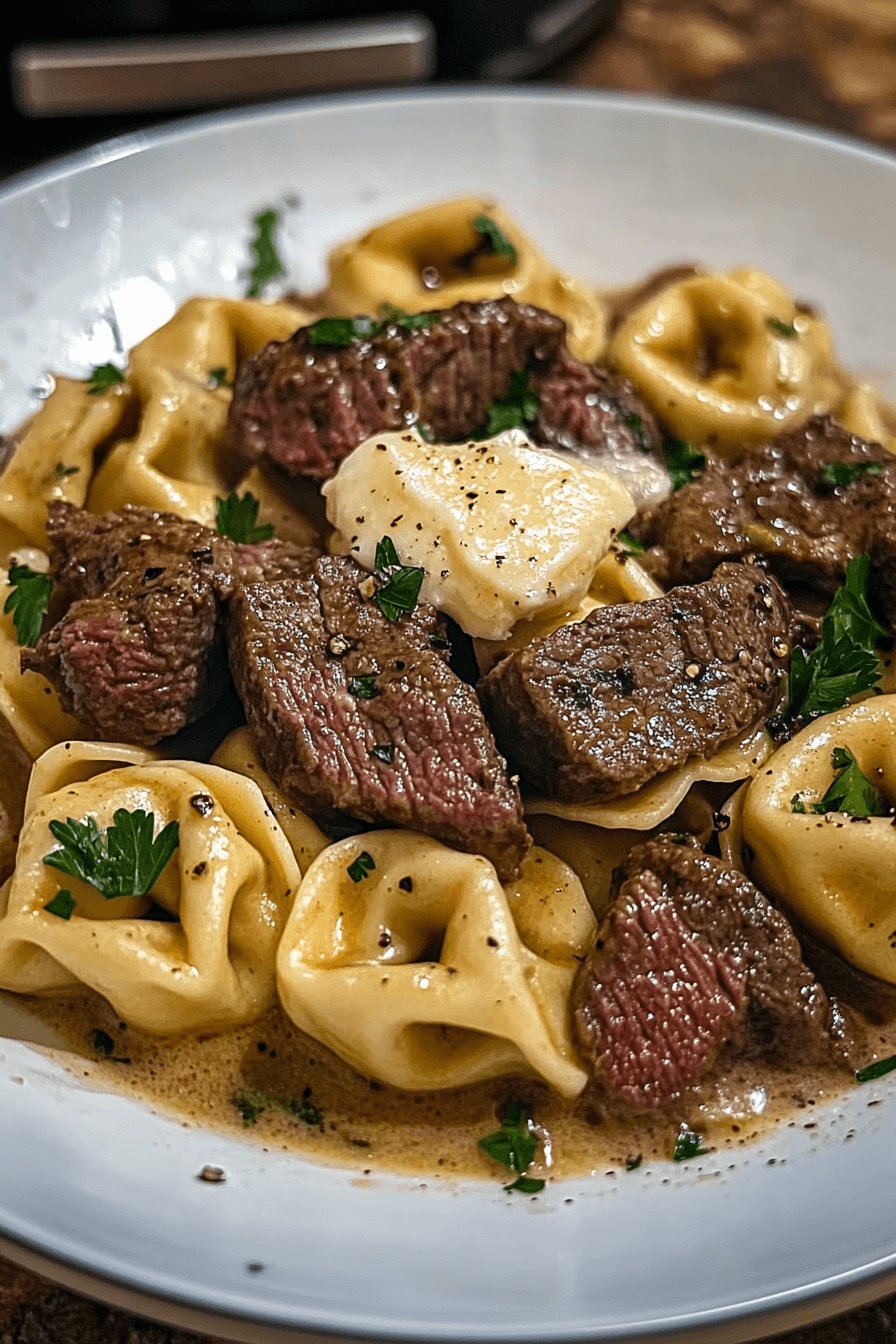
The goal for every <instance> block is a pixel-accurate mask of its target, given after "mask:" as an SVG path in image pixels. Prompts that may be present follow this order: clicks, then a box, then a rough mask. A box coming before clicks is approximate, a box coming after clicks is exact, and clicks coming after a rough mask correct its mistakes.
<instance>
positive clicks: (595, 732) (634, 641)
mask: <svg viewBox="0 0 896 1344" xmlns="http://www.w3.org/2000/svg"><path fill="white" fill-rule="evenodd" d="M788 622H789V607H788V603H787V599H786V598H785V597H784V594H783V593H782V592H781V590H780V588H779V587H778V585H777V583H776V582H775V581H774V579H771V578H769V577H768V576H767V575H766V574H764V573H763V572H762V570H759V569H757V568H755V567H753V566H750V565H721V566H719V568H718V569H717V570H716V572H715V574H714V575H713V577H712V578H711V579H709V580H707V582H706V583H701V584H697V585H695V586H694V587H690V588H676V589H673V591H672V592H670V593H667V594H666V595H665V596H664V597H660V598H656V599H655V600H654V601H651V602H632V603H622V604H620V605H618V606H611V607H603V608H599V609H598V610H596V611H592V612H590V613H589V615H588V616H586V617H585V619H584V620H582V621H578V622H575V623H574V624H571V625H564V626H561V627H560V628H559V629H558V630H555V631H554V632H553V633H552V634H550V635H547V636H546V637H545V638H544V639H540V640H536V641H534V642H533V643H532V644H529V645H528V646H527V647H526V648H524V649H520V650H518V651H517V652H515V653H513V654H511V655H510V656H509V657H507V658H505V659H504V660H503V662H500V663H499V664H498V665H497V666H496V667H495V668H493V669H492V671H491V672H489V674H488V676H486V677H485V678H484V679H483V680H482V682H480V685H479V693H480V698H481V700H482V704H483V707H484V709H485V714H486V718H487V719H488V721H489V723H490V724H491V726H492V729H493V730H494V733H495V738H496V740H497V743H498V747H499V749H500V750H501V751H503V752H504V753H505V755H506V756H507V759H508V760H509V761H510V762H511V764H512V765H513V767H514V768H515V769H517V770H519V772H520V774H521V775H522V776H523V778H524V779H526V780H527V781H528V782H529V783H530V784H532V785H533V786H534V787H535V788H537V789H538V790H539V791H541V792H542V793H545V794H547V795H548V796H549V797H551V798H560V799H565V800H568V801H572V802H585V801H590V800H598V799H606V798H615V797H619V796H620V795H622V794H626V793H631V792H632V791H633V790H635V789H637V788H640V786H641V785H642V784H645V783H646V782H647V781H648V780H649V779H652V778H653V777H654V776H655V775H658V774H660V773H661V772H662V771H664V770H670V769H672V767H673V766H676V765H680V764H681V763H682V762H683V761H685V760H686V759H687V758H688V757H689V756H711V755H712V754H713V753H714V752H715V751H716V750H717V749H718V748H719V747H720V746H721V744H722V743H723V742H726V741H728V740H729V739H730V738H732V737H735V736H736V735H737V734H738V733H739V732H741V731H742V730H743V729H745V728H747V727H749V725H750V724H751V723H755V722H756V721H757V720H758V719H760V718H761V717H762V716H763V715H764V714H767V713H768V712H769V710H770V709H771V708H772V706H773V705H774V703H775V700H776V698H777V694H778V685H779V682H780V679H781V677H782V675H783V673H784V670H785V667H786V665H787V658H788V656H789V653H790V647H789V644H788V642H787V639H786V635H787V631H788Z"/></svg>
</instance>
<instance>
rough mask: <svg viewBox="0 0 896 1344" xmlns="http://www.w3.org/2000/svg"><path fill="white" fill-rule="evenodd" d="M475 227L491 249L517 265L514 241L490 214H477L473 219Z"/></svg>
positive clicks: (496, 254)
mask: <svg viewBox="0 0 896 1344" xmlns="http://www.w3.org/2000/svg"><path fill="white" fill-rule="evenodd" d="M473 228H474V229H475V230H476V232H477V233H478V234H479V236H480V238H482V240H483V241H484V242H488V244H489V248H490V250H491V251H492V252H493V253H494V254H495V256H498V257H504V259H505V260H506V261H509V262H510V264H511V266H515V265H516V263H517V261H518V257H517V251H516V248H515V247H514V245H513V243H512V242H511V241H510V239H509V238H508V237H506V235H505V234H503V233H502V232H501V230H500V229H499V228H498V226H497V224H496V223H495V221H494V220H493V219H489V217H488V215H477V216H476V218H475V219H474V220H473Z"/></svg>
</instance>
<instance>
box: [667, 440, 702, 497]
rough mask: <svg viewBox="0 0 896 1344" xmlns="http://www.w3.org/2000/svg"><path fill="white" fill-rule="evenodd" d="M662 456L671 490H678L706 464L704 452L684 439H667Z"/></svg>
mask: <svg viewBox="0 0 896 1344" xmlns="http://www.w3.org/2000/svg"><path fill="white" fill-rule="evenodd" d="M663 456H664V459H665V466H666V470H667V471H668V473H669V476H670V477H671V479H672V489H673V490H680V489H681V487H682V486H683V485H687V484H688V482H689V481H693V480H694V479H695V478H696V477H697V476H699V475H700V473H701V472H702V471H703V468H704V467H705V466H706V454H705V453H701V451H700V449H699V448H695V446H694V445H693V444H692V443H686V442H685V440H684V439H669V441H668V442H667V444H666V450H665V453H664V455H663Z"/></svg>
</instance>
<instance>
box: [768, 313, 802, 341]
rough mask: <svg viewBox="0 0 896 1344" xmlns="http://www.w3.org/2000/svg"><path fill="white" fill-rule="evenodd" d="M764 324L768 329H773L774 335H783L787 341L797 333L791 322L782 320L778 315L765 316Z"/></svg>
mask: <svg viewBox="0 0 896 1344" xmlns="http://www.w3.org/2000/svg"><path fill="white" fill-rule="evenodd" d="M765 325H766V326H767V327H768V328H769V330H770V331H773V332H774V333H775V335H776V336H783V337H784V339H785V340H787V341H792V340H793V339H794V337H795V336H798V335H799V332H798V331H797V329H796V327H795V326H794V325H793V323H792V322H782V321H781V319H780V317H767V318H766V319H765Z"/></svg>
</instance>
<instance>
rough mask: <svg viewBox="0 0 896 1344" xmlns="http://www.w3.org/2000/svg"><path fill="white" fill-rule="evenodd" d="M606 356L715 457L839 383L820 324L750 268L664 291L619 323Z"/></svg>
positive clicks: (758, 436)
mask: <svg viewBox="0 0 896 1344" xmlns="http://www.w3.org/2000/svg"><path fill="white" fill-rule="evenodd" d="M610 358H611V360H612V361H613V363H614V364H615V365H616V366H617V367H618V368H619V369H620V370H621V371H622V372H623V373H625V374H627V375H628V376H629V378H632V379H634V381H635V382H636V383H637V385H638V387H639V389H640V391H641V393H642V395H643V396H644V398H645V399H646V400H647V402H648V403H649V404H650V405H651V407H652V408H653V409H654V411H655V412H656V414H657V415H658V416H659V417H660V419H661V420H662V421H663V423H664V424H665V425H666V426H668V428H669V429H670V430H671V431H672V432H673V434H676V435H677V436H678V437H679V438H681V439H687V440H690V441H693V442H696V443H709V444H711V445H712V446H713V447H715V448H716V449H718V451H719V452H721V453H722V454H728V453H732V452H736V451H737V450H738V448H742V447H743V445H744V444H748V443H761V442H762V441H763V440H765V439H770V438H774V437H775V436H776V435H778V434H782V433H784V431H785V430H788V429H791V428H795V427H796V426H797V425H800V424H802V423H804V421H806V420H807V419H808V418H809V417H810V416H811V415H819V414H822V413H824V412H826V411H829V410H830V409H831V408H832V407H833V406H834V405H835V404H836V403H838V402H839V401H840V399H841V397H842V394H843V387H844V382H843V377H842V375H841V374H840V373H839V371H838V369H837V367H836V363H835V359H834V351H833V345H832V341H831V334H830V331H829V330H828V327H827V324H826V323H825V322H824V321H823V320H822V319H821V318H820V317H818V316H816V315H815V314H814V313H813V312H811V311H808V310H806V309H805V308H802V307H799V306H798V305H797V304H796V303H795V302H794V300H793V298H792V297H791V295H790V294H788V292H787V290H786V289H784V288H783V286H781V285H780V284H778V282H777V281H776V280H773V279H772V278H771V276H768V275H766V274H765V273H764V272H763V271H758V270H751V269H742V270H734V271H728V272H727V273H724V274H722V273H719V274H714V275H698V276H693V277H690V278H689V279H685V280H680V281H678V282H677V283H676V284H672V285H669V286H668V287H667V288H665V289H662V290H661V291H660V292H659V293H658V294H656V295H654V296H653V297H652V298H650V299H649V300H648V301H647V302H646V303H644V304H642V305H641V307H639V308H637V309H636V310H635V311H634V312H633V313H631V314H630V315H629V316H628V317H627V318H626V320H625V321H624V322H623V323H622V325H621V326H620V328H619V330H618V331H617V333H616V335H615V336H614V338H613V341H612V343H611V345H610Z"/></svg>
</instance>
